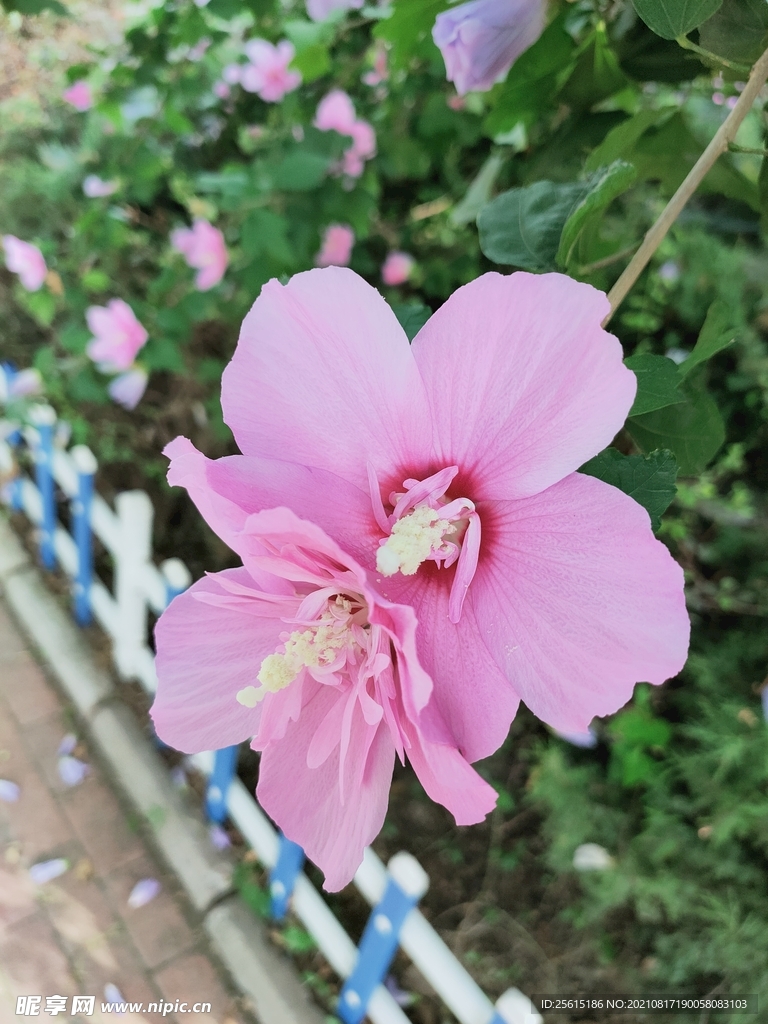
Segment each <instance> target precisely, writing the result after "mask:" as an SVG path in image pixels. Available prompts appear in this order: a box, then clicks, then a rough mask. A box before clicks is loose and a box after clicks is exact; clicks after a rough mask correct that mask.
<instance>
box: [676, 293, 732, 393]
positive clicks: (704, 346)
mask: <svg viewBox="0 0 768 1024" xmlns="http://www.w3.org/2000/svg"><path fill="white" fill-rule="evenodd" d="M735 340H736V339H735V338H734V326H733V314H732V313H731V310H730V308H729V307H728V305H727V304H726V303H725V302H724V301H723V300H722V299H715V301H714V302H713V303H712V305H711V306H710V307H709V309H708V311H707V318H706V320H705V321H704V326H703V327H702V328H701V332H700V333H699V337H698V339H697V341H696V345H695V346H694V349H693V352H691V354H690V355H689V356H688V358H687V359H686V360H685V362H684V363H682V365H681V366H680V375H681V376H682V377H687V376H688V374H689V373H690V372H691V370H693V369H694V367H696V366H698V365H699V364H700V363H704V362H706V361H707V359H711V358H712V356H714V355H716V354H717V353H718V352H721V351H722V350H723V349H724V348H727V347H728V346H729V345H731V344H733V342H734V341H735Z"/></svg>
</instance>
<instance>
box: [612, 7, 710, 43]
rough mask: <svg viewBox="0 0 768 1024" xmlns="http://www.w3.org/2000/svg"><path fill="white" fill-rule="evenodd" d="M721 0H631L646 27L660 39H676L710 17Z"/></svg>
mask: <svg viewBox="0 0 768 1024" xmlns="http://www.w3.org/2000/svg"><path fill="white" fill-rule="evenodd" d="M722 2H723V0H632V3H633V5H634V8H635V10H636V11H637V13H638V14H639V15H640V17H641V18H642V19H643V21H644V22H645V24H646V25H647V26H648V28H650V29H652V31H654V32H655V33H656V35H658V36H661V38H662V39H677V37H678V36H684V35H687V34H688V33H689V32H691V31H692V30H693V29H695V28H698V26H699V25H701V24H703V23H704V22H705V21H706V20H707V18H711V17H712V15H713V14H714V13H715V11H716V10H717V9H718V8H719V7H720V5H721V4H722Z"/></svg>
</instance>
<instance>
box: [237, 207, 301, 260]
mask: <svg viewBox="0 0 768 1024" xmlns="http://www.w3.org/2000/svg"><path fill="white" fill-rule="evenodd" d="M240 240H241V242H242V244H243V249H244V251H245V253H246V254H247V255H248V256H250V257H251V259H254V258H256V257H257V256H261V255H262V253H266V254H267V255H268V256H271V257H272V259H274V260H276V261H277V262H278V263H280V264H282V265H284V266H286V267H288V266H290V265H291V263H292V262H293V258H294V257H293V252H292V251H291V247H290V243H289V242H288V222H287V221H286V219H285V217H281V216H280V215H279V214H277V213H274V212H273V211H272V210H263V209H258V210H253V211H252V212H251V213H250V214H249V215H248V217H247V218H246V220H245V221H244V222H243V226H242V228H241V229H240Z"/></svg>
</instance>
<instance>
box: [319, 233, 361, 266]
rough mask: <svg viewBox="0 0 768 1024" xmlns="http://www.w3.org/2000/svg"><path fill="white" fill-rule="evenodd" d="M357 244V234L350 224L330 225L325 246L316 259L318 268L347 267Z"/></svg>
mask: <svg viewBox="0 0 768 1024" xmlns="http://www.w3.org/2000/svg"><path fill="white" fill-rule="evenodd" d="M354 244H355V232H354V231H353V230H352V228H351V227H349V225H348V224H329V225H328V227H327V228H326V229H325V234H324V235H323V244H322V246H321V247H320V252H319V253H318V254H317V256H316V257H315V264H316V266H318V267H346V266H347V264H348V263H349V258H350V256H351V255H352V246H353V245H354Z"/></svg>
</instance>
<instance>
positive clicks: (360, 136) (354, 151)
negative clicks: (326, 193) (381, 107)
mask: <svg viewBox="0 0 768 1024" xmlns="http://www.w3.org/2000/svg"><path fill="white" fill-rule="evenodd" d="M314 124H315V128H319V129H320V131H323V132H327V131H335V132H338V133H339V135H351V136H352V145H351V146H350V147H349V149H347V150H345V151H344V156H343V159H342V162H341V164H340V165H339V168H338V170H339V172H343V173H344V174H348V175H349V176H350V177H351V178H359V177H360V175H361V174H362V173H363V167H364V165H365V161H366V160H370V158H371V157H372V156H375V155H376V134H375V132H374V130H373V128H372V127H371V125H370V124H368V122H367V121H359V120H358V119H357V117H356V116H355V108H354V106H353V104H352V100H351V99H350V98H349V96H348V95H347V94H346V93H345V92H343V91H342V90H341V89H333V90H332V91H331V92H329V93H328V95H327V96H325V97H324V98H323V99H322V100H321V101H320V103H319V105H318V108H317V113H316V114H315V121H314Z"/></svg>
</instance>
